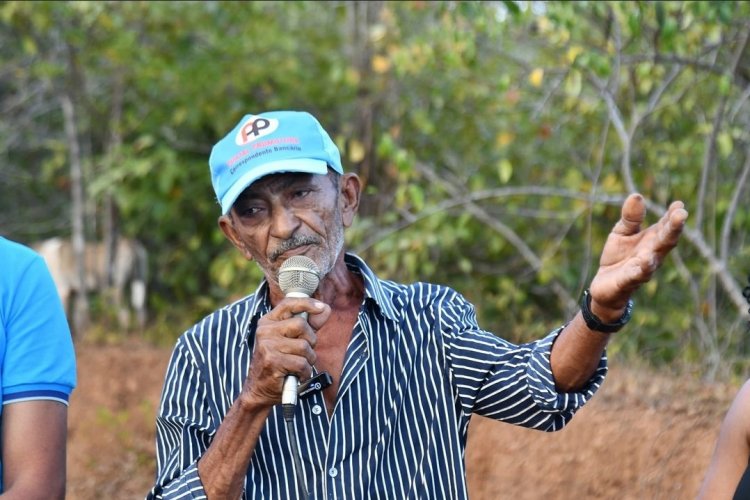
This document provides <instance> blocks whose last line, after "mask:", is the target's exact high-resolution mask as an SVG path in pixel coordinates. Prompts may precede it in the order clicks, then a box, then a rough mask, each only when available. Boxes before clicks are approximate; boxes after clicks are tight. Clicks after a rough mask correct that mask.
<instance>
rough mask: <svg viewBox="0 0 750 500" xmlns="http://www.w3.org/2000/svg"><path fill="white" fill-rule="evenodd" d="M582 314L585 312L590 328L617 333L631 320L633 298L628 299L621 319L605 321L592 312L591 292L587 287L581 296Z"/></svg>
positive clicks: (584, 315)
mask: <svg viewBox="0 0 750 500" xmlns="http://www.w3.org/2000/svg"><path fill="white" fill-rule="evenodd" d="M581 314H583V320H584V321H585V322H586V326H588V327H589V329H590V330H594V331H596V332H601V333H615V332H617V331H619V330H620V329H621V328H622V327H623V326H625V325H626V324H627V323H628V321H630V316H631V315H632V314H633V299H630V300H628V304H627V305H626V306H625V312H624V313H622V316H620V319H618V320H617V321H615V322H614V323H604V322H603V321H602V320H600V319H599V318H597V317H596V315H595V314H594V313H593V312H591V292H590V291H589V289H588V288H587V289H586V290H584V292H583V296H582V297H581Z"/></svg>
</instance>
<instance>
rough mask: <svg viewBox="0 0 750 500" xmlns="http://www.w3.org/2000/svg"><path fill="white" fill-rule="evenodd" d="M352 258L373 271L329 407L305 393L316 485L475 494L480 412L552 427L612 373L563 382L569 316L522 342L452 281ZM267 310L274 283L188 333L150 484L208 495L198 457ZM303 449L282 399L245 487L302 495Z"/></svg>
mask: <svg viewBox="0 0 750 500" xmlns="http://www.w3.org/2000/svg"><path fill="white" fill-rule="evenodd" d="M346 263H347V266H348V267H349V270H350V271H351V272H354V273H358V274H360V275H361V276H362V278H363V280H364V284H365V299H364V300H363V302H362V305H361V307H360V312H359V316H358V319H357V322H356V324H355V326H354V330H353V331H352V337H351V341H350V343H349V345H348V347H347V351H346V358H345V362H344V367H343V371H342V373H341V381H340V385H339V389H338V395H337V398H336V403H335V407H334V409H333V413H332V414H331V416H330V418H329V416H328V411H327V410H326V407H325V402H324V399H323V395H322V393H321V392H317V393H313V394H311V395H309V396H306V397H303V398H301V399H300V401H299V403H298V405H297V408H296V413H295V418H294V421H293V422H294V426H295V429H296V432H295V434H296V439H297V442H298V449H299V454H300V459H301V460H300V463H301V467H302V472H303V474H302V475H303V476H304V477H305V478H306V480H307V484H306V485H305V487H306V489H307V490H308V491H310V496H311V498H315V499H320V500H322V499H326V500H328V499H364V498H382V499H384V500H391V499H394V498H399V499H405V498H424V499H448V498H450V499H461V498H467V496H468V493H467V485H466V470H465V464H464V450H465V446H466V438H467V430H468V425H469V419H470V417H471V415H472V414H474V413H476V414H479V415H483V416H485V417H489V418H493V419H496V420H500V421H503V422H508V423H511V424H515V425H521V426H524V427H529V428H533V429H539V430H543V431H555V430H558V429H561V428H562V427H563V426H564V425H565V424H566V423H567V422H568V421H569V420H570V419H571V418H572V417H573V414H574V413H575V412H576V410H578V409H579V408H581V406H583V404H584V403H585V402H586V401H587V400H588V399H589V398H590V397H591V396H592V395H593V394H594V392H595V391H596V389H597V388H598V387H599V386H600V384H601V383H602V381H603V379H604V376H605V374H606V371H607V363H606V356H602V359H601V362H600V363H599V367H598V369H597V370H596V372H595V373H594V375H593V376H592V379H591V380H590V381H589V383H588V384H587V386H586V387H585V388H584V389H583V390H582V391H581V392H580V393H558V392H556V390H555V383H554V380H553V377H552V372H551V369H550V350H551V347H552V343H553V342H554V340H555V338H556V336H557V334H558V333H559V332H560V330H561V328H559V329H556V330H555V331H553V332H552V333H550V334H549V335H548V336H546V337H545V338H543V339H541V340H539V341H536V342H531V343H528V344H520V345H515V344H512V343H510V342H508V341H506V340H503V339H502V338H500V337H498V336H496V335H495V334H493V333H489V332H487V331H485V330H482V329H481V328H480V327H479V326H478V325H477V321H476V316H475V312H474V308H473V306H472V305H471V304H470V303H469V302H467V301H466V299H465V298H463V297H462V296H461V295H460V294H458V293H457V292H456V291H454V290H452V289H451V288H448V287H444V286H438V285H434V284H427V283H415V284H411V285H404V284H398V283H394V282H392V281H386V280H381V279H378V278H377V276H376V275H375V274H374V273H373V272H372V271H371V270H370V269H369V268H368V267H367V265H366V264H365V263H364V262H363V261H362V260H361V259H359V258H358V257H356V256H354V255H352V254H348V255H347V256H346ZM270 309H271V305H270V302H269V297H268V287H267V284H266V283H265V282H264V283H262V284H261V285H260V287H259V288H258V290H257V291H256V293H254V294H252V295H249V296H247V297H245V298H244V299H242V300H239V301H237V302H235V303H233V304H231V305H228V306H226V307H224V308H222V309H220V310H218V311H216V312H214V313H212V314H211V315H209V316H207V317H206V318H204V319H203V320H202V321H201V322H199V323H198V324H196V325H195V326H193V327H192V328H191V329H189V330H188V331H187V332H185V333H184V334H183V335H182V336H181V337H180V338H179V340H178V341H177V344H176V346H175V349H174V351H173V354H172V357H171V360H170V363H169V367H168V370H167V375H166V380H165V384H164V388H163V392H162V400H161V405H160V408H159V415H158V417H157V462H158V464H157V478H156V485H155V487H154V488H153V490H152V491H151V492H150V493H149V497H151V498H205V492H204V490H203V487H202V484H201V481H200V478H199V477H198V473H197V462H198V459H199V458H200V457H201V455H202V454H203V453H204V452H205V450H206V449H207V448H208V446H209V444H210V443H211V440H212V438H213V436H214V435H215V433H216V431H217V429H218V427H219V425H221V422H222V420H223V419H224V416H225V415H226V414H227V411H228V410H229V408H230V406H231V405H232V403H233V402H234V401H235V399H236V398H237V397H238V395H239V394H240V391H241V390H242V385H243V383H244V381H245V377H246V376H247V373H248V369H249V366H250V360H251V359H252V355H253V345H254V340H255V329H256V325H257V323H258V319H259V318H260V317H261V316H262V315H264V314H266V313H268V312H269V311H270ZM293 450H294V448H293V447H292V446H290V442H289V440H288V437H287V433H286V430H285V421H284V419H283V415H282V410H281V406H280V405H279V406H276V407H274V409H273V410H272V411H271V413H270V414H269V417H268V420H267V422H266V426H265V428H264V429H263V431H262V433H261V435H260V437H259V439H258V442H257V445H256V447H255V451H254V453H253V456H252V458H251V460H250V465H249V467H248V470H247V476H246V479H245V485H244V496H243V498H253V499H255V498H263V499H293V498H297V491H298V488H297V483H296V476H295V470H294V463H295V458H294V456H293V453H294V451H293Z"/></svg>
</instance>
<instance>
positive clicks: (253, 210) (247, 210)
mask: <svg viewBox="0 0 750 500" xmlns="http://www.w3.org/2000/svg"><path fill="white" fill-rule="evenodd" d="M261 210H262V209H261V208H260V207H244V208H243V209H242V210H240V215H241V216H242V217H252V216H254V215H258V214H259V213H260V212H261Z"/></svg>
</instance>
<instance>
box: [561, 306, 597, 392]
mask: <svg viewBox="0 0 750 500" xmlns="http://www.w3.org/2000/svg"><path fill="white" fill-rule="evenodd" d="M610 335H611V334H608V333H601V332H594V331H591V330H589V328H588V327H587V326H586V323H585V321H584V320H583V317H582V316H581V313H580V312H579V313H578V314H576V316H575V318H573V320H572V321H571V322H570V323H569V324H568V325H567V326H566V327H565V329H564V330H563V331H562V332H561V333H560V335H559V336H558V337H557V339H556V340H555V344H554V345H553V346H552V352H551V353H550V365H551V367H552V376H553V377H554V379H555V387H556V388H557V390H558V391H560V392H575V391H579V390H581V389H582V388H583V387H585V385H586V382H588V381H589V380H590V379H591V376H592V375H593V374H594V371H595V370H596V368H597V367H598V366H599V361H600V359H601V357H602V353H603V352H604V348H605V347H606V346H607V342H608V341H609V337H610Z"/></svg>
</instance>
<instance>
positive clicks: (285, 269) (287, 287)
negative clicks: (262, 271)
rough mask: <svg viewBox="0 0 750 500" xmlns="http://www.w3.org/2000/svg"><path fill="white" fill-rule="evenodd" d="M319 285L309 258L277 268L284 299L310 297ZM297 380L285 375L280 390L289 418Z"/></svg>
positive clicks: (290, 260)
mask: <svg viewBox="0 0 750 500" xmlns="http://www.w3.org/2000/svg"><path fill="white" fill-rule="evenodd" d="M319 284H320V270H319V269H318V266H317V265H316V264H315V262H313V260H312V259H310V258H309V257H305V256H304V255H294V256H292V257H290V258H288V259H287V260H285V261H284V263H283V264H281V268H279V287H280V288H281V291H282V292H284V295H285V296H286V297H311V296H312V294H313V293H315V290H317V289H318V285H319ZM295 316H301V317H302V318H304V319H307V313H306V312H301V313H298V314H296V315H295ZM298 383H299V380H298V379H297V377H296V376H295V375H287V376H286V377H285V378H284V385H283V387H282V389H281V404H282V406H283V407H284V415H285V417H286V415H287V414H289V418H291V417H292V416H293V415H294V407H295V406H296V405H297V385H298Z"/></svg>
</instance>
